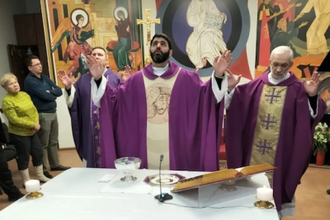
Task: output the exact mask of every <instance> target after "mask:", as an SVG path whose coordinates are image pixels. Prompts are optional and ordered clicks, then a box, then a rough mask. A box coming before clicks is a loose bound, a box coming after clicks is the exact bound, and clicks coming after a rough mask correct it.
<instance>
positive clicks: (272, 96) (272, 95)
mask: <svg viewBox="0 0 330 220" xmlns="http://www.w3.org/2000/svg"><path fill="white" fill-rule="evenodd" d="M275 90H276V88H273V90H272V91H270V90H268V91H267V93H268V94H266V95H265V96H266V97H268V98H270V100H269V99H267V101H268V100H269V101H270V104H273V103H274V102H278V99H277V98H281V96H280V95H275Z"/></svg>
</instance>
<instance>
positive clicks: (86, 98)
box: [58, 47, 121, 168]
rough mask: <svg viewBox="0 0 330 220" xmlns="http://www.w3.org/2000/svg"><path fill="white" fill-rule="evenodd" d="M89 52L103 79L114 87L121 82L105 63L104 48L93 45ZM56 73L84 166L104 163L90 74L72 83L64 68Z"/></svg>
mask: <svg viewBox="0 0 330 220" xmlns="http://www.w3.org/2000/svg"><path fill="white" fill-rule="evenodd" d="M91 55H92V56H93V57H95V59H96V60H99V62H100V63H101V64H102V68H103V72H102V74H103V75H104V77H105V78H106V80H105V82H106V83H107V84H108V85H109V86H111V87H117V86H118V85H119V84H120V83H121V77H120V75H119V74H117V73H114V72H112V71H111V69H110V68H107V67H106V66H107V64H108V56H107V53H106V51H105V49H104V48H102V47H94V48H93V50H92V54H91ZM58 77H59V79H60V80H61V82H62V84H63V85H64V86H65V90H66V92H65V93H64V95H65V96H66V101H67V105H68V107H69V111H70V116H71V124H72V133H73V139H74V143H75V146H76V149H77V152H78V154H79V157H80V158H81V159H82V160H83V162H84V165H85V166H87V167H94V168H100V167H105V164H104V161H102V160H101V157H100V155H101V154H102V153H103V151H102V149H101V148H100V143H99V112H98V107H97V106H96V105H94V103H93V100H92V95H91V80H92V75H91V74H90V73H87V74H84V75H82V76H81V77H80V78H79V79H78V81H77V82H76V83H74V86H72V80H71V77H70V76H68V75H67V74H66V73H65V72H64V71H63V70H59V71H58Z"/></svg>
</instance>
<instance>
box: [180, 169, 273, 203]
mask: <svg viewBox="0 0 330 220" xmlns="http://www.w3.org/2000/svg"><path fill="white" fill-rule="evenodd" d="M270 172H273V171H270ZM263 186H267V187H269V181H268V178H267V176H266V175H265V173H257V174H252V175H249V176H242V177H238V178H235V179H232V180H225V181H219V182H216V183H211V184H206V185H202V186H197V187H194V188H189V189H185V190H181V191H179V192H176V196H175V197H176V198H178V199H179V200H180V201H181V204H189V205H190V206H192V207H196V208H203V207H207V206H211V205H215V204H219V203H223V202H229V201H231V200H235V199H240V198H242V197H247V196H256V191H257V188H260V187H263ZM256 201H257V199H256Z"/></svg>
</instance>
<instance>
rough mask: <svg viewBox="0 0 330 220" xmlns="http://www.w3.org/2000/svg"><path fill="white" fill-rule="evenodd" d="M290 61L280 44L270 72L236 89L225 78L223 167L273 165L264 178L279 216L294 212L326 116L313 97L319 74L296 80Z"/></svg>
mask: <svg viewBox="0 0 330 220" xmlns="http://www.w3.org/2000/svg"><path fill="white" fill-rule="evenodd" d="M292 60H293V52H292V50H291V49H290V48H289V47H287V46H279V47H277V48H275V49H274V50H273V51H272V53H271V56H270V72H266V73H264V74H263V75H262V76H261V77H259V78H256V79H254V80H252V81H250V82H249V83H247V84H243V85H239V86H237V87H236V88H235V86H236V85H237V84H238V82H239V78H238V77H235V76H233V75H231V74H230V75H229V76H228V93H229V94H228V95H227V96H226V106H225V107H226V109H227V110H228V111H227V116H226V124H225V139H226V154H227V163H228V168H237V167H243V166H248V165H253V164H261V163H270V164H272V165H273V166H275V167H276V169H275V171H274V173H273V175H268V176H269V179H270V184H271V185H272V186H273V189H274V200H275V204H276V207H277V210H278V211H279V213H280V215H282V216H284V215H292V213H290V212H291V211H292V209H291V211H290V208H286V207H289V206H290V205H289V204H291V207H293V208H294V194H295V190H296V188H297V185H298V184H299V183H300V179H301V177H302V175H303V174H304V172H305V171H306V169H307V167H308V164H309V161H310V157H311V153H312V141H313V133H314V127H315V125H316V124H317V123H318V122H319V121H320V119H321V118H322V116H323V115H324V112H325V103H324V102H323V101H322V99H320V98H319V97H318V96H317V88H318V85H319V82H320V80H319V75H318V74H317V73H314V74H313V76H312V78H311V80H310V81H305V82H301V81H300V80H299V79H298V78H297V77H296V76H295V75H294V74H293V73H291V72H289V71H288V70H289V69H290V67H291V66H292ZM286 211H289V213H288V212H286Z"/></svg>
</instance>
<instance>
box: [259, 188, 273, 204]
mask: <svg viewBox="0 0 330 220" xmlns="http://www.w3.org/2000/svg"><path fill="white" fill-rule="evenodd" d="M257 199H258V200H261V201H270V200H272V199H273V189H271V188H268V187H266V186H264V187H260V188H258V189H257Z"/></svg>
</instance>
